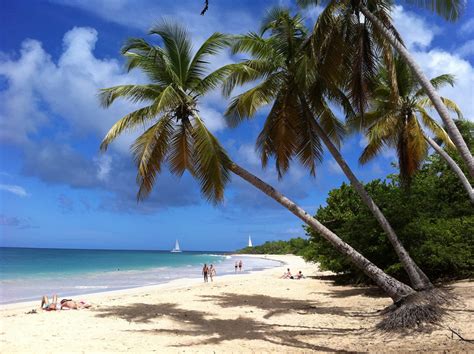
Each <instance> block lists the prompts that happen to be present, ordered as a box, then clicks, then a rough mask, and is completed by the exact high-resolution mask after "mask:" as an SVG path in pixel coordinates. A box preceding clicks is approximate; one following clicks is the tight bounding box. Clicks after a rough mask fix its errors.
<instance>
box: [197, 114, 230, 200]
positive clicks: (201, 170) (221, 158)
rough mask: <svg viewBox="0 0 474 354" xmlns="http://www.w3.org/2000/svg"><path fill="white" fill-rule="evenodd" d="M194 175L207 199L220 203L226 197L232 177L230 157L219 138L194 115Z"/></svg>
mask: <svg viewBox="0 0 474 354" xmlns="http://www.w3.org/2000/svg"><path fill="white" fill-rule="evenodd" d="M193 123H194V124H193V127H194V129H193V139H194V149H193V151H194V164H193V165H194V176H195V177H196V178H197V179H198V181H199V184H200V185H201V192H202V194H203V195H204V196H205V197H206V199H207V200H209V201H211V202H213V203H218V202H221V201H222V200H223V198H224V188H225V186H226V184H227V183H228V182H229V179H230V172H229V171H230V170H229V166H230V159H229V157H228V156H227V153H226V152H225V150H224V148H223V147H222V146H221V145H220V144H219V142H218V141H217V139H216V138H215V137H214V136H213V135H212V134H211V133H210V132H209V131H208V130H207V128H206V126H205V125H204V123H203V122H202V120H201V119H200V118H199V116H197V115H194V121H193Z"/></svg>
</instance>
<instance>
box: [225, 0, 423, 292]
mask: <svg viewBox="0 0 474 354" xmlns="http://www.w3.org/2000/svg"><path fill="white" fill-rule="evenodd" d="M266 32H269V33H270V36H269V37H267V38H266V37H263V36H262V35H264V34H265V33H266ZM306 34H307V31H306V29H305V26H304V24H303V21H302V18H301V17H300V16H299V15H296V16H294V17H292V16H291V15H290V14H289V12H288V10H284V9H278V8H276V9H274V10H272V11H270V12H269V14H268V16H267V18H266V19H265V21H264V22H263V25H262V31H261V35H259V34H256V33H250V34H247V35H243V36H240V37H238V39H237V41H236V43H235V44H234V45H233V51H234V52H247V53H250V54H251V55H252V56H253V58H252V59H249V60H245V61H243V62H241V63H239V64H236V65H233V66H232V67H231V74H230V75H229V76H228V78H227V79H226V81H225V83H224V94H226V95H229V94H230V93H231V91H232V89H233V88H234V87H235V86H236V85H241V84H245V83H250V82H253V81H255V80H256V79H260V80H261V81H260V82H259V83H258V84H257V85H256V86H254V87H253V88H251V89H249V90H247V91H245V92H244V93H242V94H240V95H238V96H236V97H235V98H233V100H232V101H231V103H230V105H229V107H228V109H227V112H226V116H227V118H228V121H229V123H230V125H236V124H238V123H240V122H241V121H242V120H244V119H247V118H250V117H253V116H254V115H255V113H256V112H257V110H258V109H259V108H260V107H262V106H264V105H267V104H272V106H271V109H270V113H269V114H268V116H267V118H266V121H265V124H264V127H263V130H262V132H261V133H260V135H259V137H258V140H257V149H258V150H259V151H260V155H261V160H262V165H263V166H266V164H267V162H268V160H269V158H271V157H274V158H275V162H276V168H277V171H278V173H279V175H280V176H281V175H282V174H283V173H284V172H285V171H286V170H287V169H288V168H289V165H290V162H291V160H292V158H293V157H296V158H298V159H299V160H300V161H301V163H302V164H304V165H305V166H307V167H308V168H309V169H310V172H311V174H314V172H315V164H316V162H317V160H320V159H321V151H322V147H321V142H320V139H321V140H322V141H323V142H324V144H325V145H326V146H327V148H328V150H329V152H330V153H331V154H332V156H333V157H334V159H335V160H336V161H337V163H338V164H339V166H340V167H341V169H342V171H343V172H344V173H345V175H346V176H347V178H348V179H349V180H350V182H351V184H352V186H353V187H354V189H355V190H356V191H357V193H358V194H359V196H360V197H361V199H362V200H363V202H364V203H365V204H366V205H367V207H368V208H369V210H370V211H371V212H372V213H373V215H374V216H375V218H376V219H377V221H378V222H379V224H380V226H381V227H382V229H383V230H384V231H385V233H386V234H387V237H388V238H389V240H390V242H391V243H392V245H393V247H394V249H395V251H396V253H397V255H398V257H399V259H400V261H401V263H402V265H403V267H404V269H405V270H406V272H407V274H408V275H409V277H410V281H411V284H412V286H413V287H414V288H415V289H417V290H423V289H429V288H431V287H432V284H431V282H430V281H429V279H428V277H427V276H426V275H425V274H424V273H423V271H421V269H420V268H419V267H418V266H417V265H416V263H415V262H414V261H413V259H412V258H411V257H410V255H409V254H408V252H407V251H406V250H405V248H404V247H403V245H402V243H401V242H400V240H399V239H398V237H397V235H396V233H395V230H393V228H392V227H391V225H390V223H389V222H388V220H387V219H386V218H385V216H384V215H383V213H382V212H381V211H380V209H379V208H378V206H377V205H376V204H375V202H374V201H373V199H372V198H371V197H370V195H369V194H368V193H367V191H366V190H365V188H364V186H363V185H362V183H361V182H360V181H359V180H358V179H357V177H356V176H355V174H354V173H353V172H352V170H351V169H350V167H349V165H348V164H347V163H346V161H345V160H344V158H343V156H342V155H341V154H340V152H339V150H338V148H337V147H336V145H337V144H338V143H339V141H340V139H341V137H342V134H343V129H342V127H341V123H340V122H339V121H338V120H337V118H336V117H335V116H334V114H333V113H332V111H331V109H330V108H329V100H331V101H333V102H336V103H339V104H341V105H342V106H343V107H344V108H345V109H346V111H349V114H350V107H351V105H350V103H349V102H348V99H347V98H346V97H345V95H344V93H343V92H342V91H341V89H339V88H338V85H343V84H344V82H343V81H342V78H343V75H341V74H337V73H335V74H333V75H332V76H329V75H328V74H326V70H322V68H324V67H325V64H324V63H323V64H322V65H321V66H318V65H313V63H314V61H313V60H311V57H310V56H308V48H307V47H308V41H307V35H306ZM316 64H319V63H316ZM328 76H329V77H328ZM338 77H339V79H338ZM334 78H336V83H334V82H333V79H334ZM338 81H340V82H338ZM352 115H353V114H352Z"/></svg>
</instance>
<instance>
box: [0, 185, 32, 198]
mask: <svg viewBox="0 0 474 354" xmlns="http://www.w3.org/2000/svg"><path fill="white" fill-rule="evenodd" d="M0 190H3V191H7V192H10V193H12V194H15V195H17V196H19V197H28V196H29V195H30V194H29V193H28V192H27V191H26V190H25V188H23V187H21V186H17V185H14V184H0Z"/></svg>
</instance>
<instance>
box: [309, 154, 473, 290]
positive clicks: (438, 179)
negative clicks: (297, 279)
mask: <svg viewBox="0 0 474 354" xmlns="http://www.w3.org/2000/svg"><path fill="white" fill-rule="evenodd" d="M366 188H367V190H368V191H369V193H370V194H371V195H372V196H373V198H374V199H375V200H376V201H377V203H379V204H380V205H383V206H384V210H385V212H386V213H387V216H388V217H389V218H390V220H392V225H393V227H394V228H395V230H396V231H397V234H398V235H399V237H400V238H401V239H402V241H403V243H404V244H405V245H406V247H407V249H408V250H409V252H410V254H411V255H412V257H413V258H414V260H415V261H416V262H417V264H419V265H420V266H421V267H423V269H425V270H426V272H427V274H428V276H429V277H430V279H432V280H433V281H435V280H436V281H440V280H446V279H459V278H469V277H473V276H474V259H473V258H472V254H474V239H473V237H472V235H474V214H473V212H472V204H471V203H470V202H469V200H468V199H467V198H466V196H465V193H464V192H463V188H462V185H461V183H460V181H459V179H458V178H457V176H456V175H455V174H454V173H453V171H452V170H451V169H450V168H449V167H448V165H447V164H446V162H445V161H444V160H443V159H442V158H441V157H440V156H439V155H437V154H433V155H431V156H429V157H428V158H427V159H426V160H425V162H424V163H423V165H422V166H421V168H420V171H419V172H418V173H417V174H416V175H414V177H413V180H412V183H411V186H410V189H409V190H408V192H407V190H406V188H404V187H403V186H402V185H401V179H400V176H399V175H391V176H389V178H388V179H387V180H374V181H372V182H370V183H368V184H367V185H366ZM326 203H327V205H326V206H324V207H320V208H319V209H318V211H317V213H316V215H315V217H316V218H317V219H318V220H321V222H323V223H324V224H325V225H328V226H329V227H330V228H331V230H334V232H336V233H337V234H338V235H340V237H341V238H342V239H343V240H345V241H346V242H348V243H349V244H351V245H353V246H354V247H355V248H356V249H357V250H359V251H360V252H361V253H363V254H364V255H367V257H368V258H369V259H371V260H373V262H374V263H375V264H376V265H377V266H379V267H381V268H382V269H383V270H384V271H385V272H387V273H388V274H390V275H392V276H394V277H396V278H397V279H400V280H402V281H406V280H407V278H406V274H405V272H404V271H403V268H402V266H401V264H400V262H399V260H398V259H397V256H396V254H395V253H394V252H393V250H392V248H391V247H390V244H389V243H388V242H387V240H386V238H385V237H383V231H382V229H381V228H380V227H379V225H377V223H375V222H374V220H373V218H371V215H370V212H369V210H368V209H367V208H366V207H365V206H364V205H361V204H360V203H359V201H358V198H357V195H356V193H355V191H354V189H353V188H352V187H351V186H348V185H346V184H343V185H342V186H341V187H339V188H337V189H333V190H332V191H330V192H329V197H328V199H327V201H326ZM306 230H307V234H308V236H309V239H310V245H311V246H310V248H309V251H308V252H303V254H304V255H305V257H306V259H308V260H311V261H313V262H318V263H319V264H320V266H321V267H322V269H325V270H331V271H333V272H336V273H338V274H340V275H343V276H344V277H345V278H346V279H349V280H350V281H351V282H367V281H370V280H369V279H368V278H367V277H366V276H365V275H364V274H363V273H362V272H360V271H359V270H358V269H356V268H354V267H353V266H352V265H351V264H350V263H349V262H347V260H346V259H345V258H344V257H341V256H340V255H339V254H338V253H337V252H334V251H333V250H332V249H331V248H330V247H328V245H327V243H326V241H325V240H324V239H323V238H321V237H320V236H319V235H318V234H317V233H315V232H313V231H312V230H310V229H308V228H306Z"/></svg>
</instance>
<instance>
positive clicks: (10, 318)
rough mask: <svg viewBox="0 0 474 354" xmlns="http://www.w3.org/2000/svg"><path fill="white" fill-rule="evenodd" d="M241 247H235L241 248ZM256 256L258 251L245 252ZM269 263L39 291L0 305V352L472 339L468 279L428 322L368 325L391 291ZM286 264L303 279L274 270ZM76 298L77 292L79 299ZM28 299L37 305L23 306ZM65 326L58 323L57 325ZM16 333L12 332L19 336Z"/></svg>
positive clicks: (360, 347)
mask: <svg viewBox="0 0 474 354" xmlns="http://www.w3.org/2000/svg"><path fill="white" fill-rule="evenodd" d="M242 256H243V255H242ZM251 256H252V257H260V255H251ZM270 257H271V258H272V259H274V260H278V261H281V262H283V263H281V264H280V266H278V267H274V268H270V269H265V270H262V271H256V272H252V273H250V272H247V273H242V274H237V275H235V274H229V275H223V276H219V274H218V275H217V277H216V278H215V279H214V282H212V283H204V282H202V280H200V279H195V280H194V281H189V280H179V281H176V282H170V283H167V284H160V285H157V286H149V287H140V288H135V289H127V290H120V291H117V292H102V293H95V294H93V295H90V296H88V297H87V299H86V300H87V301H89V302H90V303H92V307H91V308H90V309H83V310H69V311H51V312H48V311H41V310H38V308H39V301H37V302H34V303H17V304H13V305H12V304H10V305H8V307H9V308H5V307H1V310H0V323H1V324H2V325H0V327H1V328H0V350H1V351H2V352H36V353H42V352H48V353H62V352H65V351H71V350H74V351H79V352H150V351H158V352H166V353H182V352H199V353H212V352H220V353H221V352H239V353H256V352H263V353H274V352H275V353H276V352H278V353H280V352H284V353H307V352H329V351H338V352H339V351H340V352H343V351H350V352H407V351H427V350H429V351H432V352H433V351H434V352H450V351H453V352H468V351H470V350H473V348H474V347H473V344H472V343H468V342H463V341H460V340H457V338H456V337H454V338H451V332H450V331H449V330H448V329H447V328H448V327H451V328H453V329H455V330H456V331H458V333H460V334H461V335H463V336H464V337H466V338H468V339H471V337H472V333H474V323H472V313H473V312H474V282H473V281H472V280H471V281H460V282H455V283H452V284H450V289H451V290H450V291H451V292H452V294H453V295H454V296H456V297H458V298H459V299H460V300H461V301H460V302H459V303H457V304H455V305H449V308H447V309H446V310H447V311H448V314H449V315H448V316H446V317H445V321H444V322H443V323H442V325H441V326H438V327H435V328H433V329H432V330H431V331H413V332H409V333H405V334H392V335H388V334H387V333H381V332H379V331H377V330H376V329H375V327H376V324H377V323H378V322H379V321H380V319H381V317H380V310H382V309H383V308H385V307H386V306H388V305H390V304H391V303H392V302H391V300H390V299H389V298H388V297H386V296H384V295H383V294H381V293H380V291H378V290H377V289H376V288H374V287H367V286H365V287H361V286H357V287H355V286H349V285H345V286H339V285H335V284H334V283H333V281H332V280H331V275H332V273H330V272H321V271H320V270H319V269H318V267H317V266H316V265H315V264H310V263H306V262H304V260H303V259H302V258H301V257H297V256H291V255H284V256H280V255H278V256H273V255H272V256H267V258H270ZM286 268H290V269H291V270H292V271H293V273H296V272H298V271H299V270H302V271H303V274H304V275H305V278H304V279H301V280H296V279H293V280H292V279H282V278H281V275H282V274H283V272H284V271H285V270H286ZM78 300H79V299H78ZM32 308H34V309H36V310H37V311H36V312H33V313H32V312H31V311H30V310H31V309H32ZM65 329H67V330H65ZM20 338H21V339H20Z"/></svg>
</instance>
